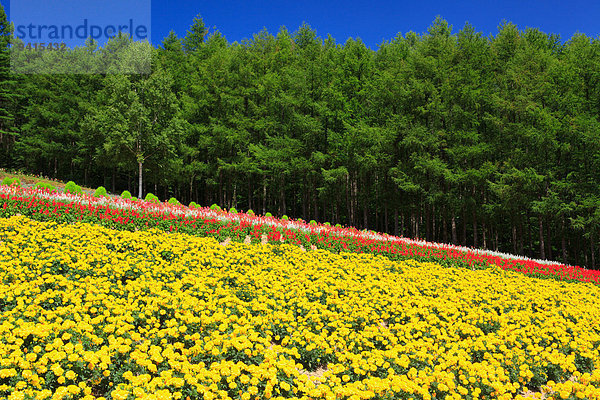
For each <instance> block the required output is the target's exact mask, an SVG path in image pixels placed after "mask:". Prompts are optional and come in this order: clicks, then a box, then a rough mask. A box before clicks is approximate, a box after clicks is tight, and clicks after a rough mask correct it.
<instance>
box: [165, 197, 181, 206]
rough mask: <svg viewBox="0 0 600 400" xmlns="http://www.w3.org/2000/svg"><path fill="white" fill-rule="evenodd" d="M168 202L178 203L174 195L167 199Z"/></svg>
mask: <svg viewBox="0 0 600 400" xmlns="http://www.w3.org/2000/svg"><path fill="white" fill-rule="evenodd" d="M168 203H169V204H174V205H177V204H179V201H178V200H177V199H176V198H175V197H171V198H170V199H169V201H168Z"/></svg>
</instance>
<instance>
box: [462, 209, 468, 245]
mask: <svg viewBox="0 0 600 400" xmlns="http://www.w3.org/2000/svg"><path fill="white" fill-rule="evenodd" d="M461 225H462V239H461V242H462V245H463V246H466V245H467V209H466V207H463V212H462V224H461Z"/></svg>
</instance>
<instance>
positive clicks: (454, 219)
mask: <svg viewBox="0 0 600 400" xmlns="http://www.w3.org/2000/svg"><path fill="white" fill-rule="evenodd" d="M451 221H452V222H451V225H452V244H458V238H457V235H456V217H455V216H454V215H452V220H451Z"/></svg>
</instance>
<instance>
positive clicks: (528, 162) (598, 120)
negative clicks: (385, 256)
mask: <svg viewBox="0 0 600 400" xmlns="http://www.w3.org/2000/svg"><path fill="white" fill-rule="evenodd" d="M10 41H11V27H10V24H9V23H8V21H7V18H6V16H5V14H4V12H3V11H2V10H0V168H6V169H11V170H20V171H24V172H27V173H31V174H39V175H44V176H48V177H52V178H57V179H61V180H74V181H76V182H78V183H81V184H84V185H86V186H90V187H96V186H99V185H103V186H106V188H107V189H109V190H112V191H113V192H114V193H120V192H121V191H122V190H124V189H127V190H130V191H131V192H132V193H133V194H134V195H136V196H138V197H143V196H145V195H146V194H147V193H148V192H151V193H154V194H155V195H157V196H158V197H159V198H160V199H162V200H165V199H168V198H169V197H171V196H174V197H176V198H177V199H178V200H180V201H181V202H184V203H188V202H190V201H195V202H197V203H199V204H201V205H211V204H213V203H217V204H219V205H221V206H222V207H227V208H229V207H236V208H237V209H238V210H248V209H252V210H254V211H255V212H256V213H262V214H264V213H266V212H271V213H273V214H274V215H277V216H283V215H288V216H289V217H293V218H302V219H304V220H312V219H314V220H316V221H320V222H325V221H328V222H330V223H339V224H343V225H348V226H356V227H357V228H360V229H363V228H364V229H370V230H376V231H381V232H388V233H391V234H394V235H403V236H406V237H411V238H421V239H424V240H428V241H436V242H444V243H454V244H459V245H465V246H472V247H478V248H487V249H492V250H498V251H503V252H510V253H513V254H519V255H524V256H527V257H535V258H542V259H552V260H557V261H561V262H564V263H570V264H577V265H584V266H587V267H588V268H596V267H597V265H598V262H597V261H596V260H597V257H598V256H599V254H598V247H599V246H598V245H599V243H598V241H599V239H600V238H599V236H600V235H599V234H598V233H599V232H598V228H599V226H600V185H599V182H600V180H599V179H598V176H599V173H600V40H599V39H598V38H590V37H587V36H585V35H582V34H577V35H575V36H573V37H571V38H568V39H567V38H560V37H559V36H557V35H553V34H547V33H543V32H541V31H539V30H536V29H521V28H520V27H517V26H515V25H513V24H511V23H501V24H500V25H499V27H498V31H497V33H496V34H495V35H491V36H484V35H482V34H481V33H478V31H477V30H476V28H475V27H473V26H471V25H468V24H467V25H465V26H464V27H462V28H461V29H460V30H459V31H455V30H453V28H452V27H451V26H450V25H449V24H448V23H447V22H446V21H445V20H443V19H442V18H437V19H436V20H435V21H434V22H433V23H432V24H431V26H429V27H428V28H426V29H425V28H424V33H414V32H408V33H405V34H400V33H399V34H398V35H397V36H396V37H394V38H391V40H389V41H386V42H383V43H382V44H381V45H380V46H378V48H377V49H376V50H374V49H370V48H368V47H367V46H366V45H365V44H364V43H363V42H362V41H361V40H360V39H353V38H350V39H348V40H346V41H345V42H344V43H337V42H336V40H335V39H334V38H332V37H331V36H327V37H325V38H322V37H320V36H318V35H317V33H316V32H315V31H314V30H313V29H312V28H311V27H310V26H309V25H302V26H301V27H299V28H298V29H297V30H295V31H289V30H287V29H285V28H282V29H281V30H280V31H279V32H277V33H276V34H273V33H270V32H268V31H266V30H263V31H261V32H258V33H256V34H255V35H254V36H253V38H252V39H250V40H244V41H242V42H241V43H238V42H234V43H230V42H228V41H227V39H226V38H225V37H224V36H223V35H222V34H220V33H219V31H218V30H216V29H214V28H213V29H208V28H207V25H205V23H204V21H203V20H202V18H201V17H200V16H198V17H197V18H196V19H195V20H194V21H191V25H190V28H189V31H188V33H187V35H186V36H185V37H182V38H180V37H177V36H176V35H175V34H173V33H171V34H170V35H169V36H168V37H166V38H164V40H163V41H162V43H161V44H160V45H159V46H157V47H152V48H151V52H152V57H151V72H149V73H146V74H122V73H121V74H118V73H103V74H100V73H94V69H95V68H100V66H99V65H97V63H94V62H92V61H93V60H98V58H92V56H94V55H95V56H98V55H100V56H102V55H103V54H109V53H110V52H111V51H113V50H114V49H115V48H121V49H125V51H128V52H131V54H132V57H135V54H136V53H135V52H136V51H140V46H144V44H141V45H140V44H139V43H133V42H132V41H131V40H130V39H128V38H127V37H117V38H114V39H112V40H111V41H110V42H109V43H108V44H106V45H105V46H104V47H98V46H97V45H96V44H95V43H94V42H93V41H88V42H87V45H86V46H85V47H82V48H77V49H74V50H69V51H71V52H72V53H73V55H74V56H73V62H74V63H81V65H80V67H81V68H82V69H85V70H86V72H88V73H86V74H60V73H54V74H35V73H30V74H14V73H11V70H10V57H11V54H10V52H11V51H13V49H14V46H13V48H12V49H11V47H10V45H9V43H10ZM145 45H146V46H150V45H149V44H145ZM21 56H23V55H21ZM24 56H26V55H24ZM50 57H52V52H46V53H44V55H43V56H41V58H39V60H38V61H34V62H39V63H49V62H51V60H49V59H48V58H50ZM107 59H109V58H107ZM34 67H35V65H34ZM103 67H105V66H103Z"/></svg>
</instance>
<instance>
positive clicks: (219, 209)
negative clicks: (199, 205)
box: [210, 204, 221, 211]
mask: <svg viewBox="0 0 600 400" xmlns="http://www.w3.org/2000/svg"><path fill="white" fill-rule="evenodd" d="M210 209H211V210H214V211H221V207H219V206H218V205H216V204H213V205H212V206H210Z"/></svg>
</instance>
